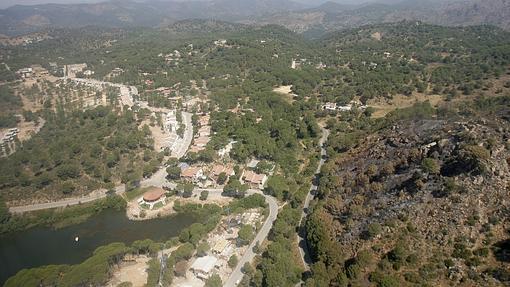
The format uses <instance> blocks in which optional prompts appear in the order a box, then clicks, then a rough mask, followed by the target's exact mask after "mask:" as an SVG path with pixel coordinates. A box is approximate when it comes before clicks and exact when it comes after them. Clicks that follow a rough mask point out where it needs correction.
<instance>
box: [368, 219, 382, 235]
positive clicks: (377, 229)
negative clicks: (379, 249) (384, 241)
mask: <svg viewBox="0 0 510 287" xmlns="http://www.w3.org/2000/svg"><path fill="white" fill-rule="evenodd" d="M381 231H382V227H381V225H380V224H379V223H377V222H376V223H371V224H369V225H368V230H367V232H368V236H369V237H370V238H374V237H376V236H377V235H379V234H380V233H381Z"/></svg>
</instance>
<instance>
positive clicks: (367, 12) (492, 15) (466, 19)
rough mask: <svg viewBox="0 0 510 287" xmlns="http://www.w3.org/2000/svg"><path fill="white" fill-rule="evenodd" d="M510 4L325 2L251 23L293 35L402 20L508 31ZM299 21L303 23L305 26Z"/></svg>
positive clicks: (482, 0) (501, 0)
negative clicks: (280, 28)
mask: <svg viewBox="0 0 510 287" xmlns="http://www.w3.org/2000/svg"><path fill="white" fill-rule="evenodd" d="M509 15H510V0H456V1H451V0H450V1H437V0H423V1H412V0H410V1H403V2H399V3H396V4H381V3H372V4H362V5H358V6H352V5H342V4H338V3H336V2H327V3H324V4H322V5H321V6H319V7H316V8H313V9H306V10H301V11H294V12H291V13H285V14H283V13H275V14H272V15H268V16H265V17H262V18H259V19H255V20H253V22H252V23H258V24H279V25H283V26H285V27H287V28H289V29H291V30H293V31H296V32H300V33H303V32H308V31H312V30H314V31H316V32H328V31H334V30H341V29H347V28H354V27H359V26H363V25H369V24H376V23H389V22H398V21H403V20H416V21H423V22H426V23H430V24H439V25H446V26H468V25H481V24H489V25H495V26H499V27H501V28H503V29H506V30H508V29H510V17H509ZM301 19H306V23H304V22H303V21H302V20H301Z"/></svg>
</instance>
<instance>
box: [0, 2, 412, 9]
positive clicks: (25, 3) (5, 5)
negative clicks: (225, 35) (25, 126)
mask: <svg viewBox="0 0 510 287" xmlns="http://www.w3.org/2000/svg"><path fill="white" fill-rule="evenodd" d="M104 1H108V0H0V8H7V7H10V6H13V5H16V4H20V5H34V4H44V3H94V2H104ZM135 1H140V2H142V1H147V0H135ZM159 1H165V0H159ZM166 1H197V0H166ZM202 1H203V0H202ZM293 1H295V2H300V3H306V4H311V5H318V4H321V3H323V2H327V1H328V0H293ZM330 1H335V2H342V3H349V4H354V3H366V2H398V1H402V0H330Z"/></svg>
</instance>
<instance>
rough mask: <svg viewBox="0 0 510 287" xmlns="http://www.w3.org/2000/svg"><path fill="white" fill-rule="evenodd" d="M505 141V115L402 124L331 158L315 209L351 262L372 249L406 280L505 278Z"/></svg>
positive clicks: (509, 128) (509, 210) (508, 198)
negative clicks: (411, 259) (398, 254)
mask: <svg viewBox="0 0 510 287" xmlns="http://www.w3.org/2000/svg"><path fill="white" fill-rule="evenodd" d="M509 137H510V123H509V122H508V121H505V120H502V119H501V118H490V119H460V120H459V121H453V120H421V121H413V122H407V123H399V124H396V125H394V126H392V127H391V128H389V129H385V130H383V131H380V132H378V133H376V134H374V135H372V136H371V137H369V138H367V139H365V140H364V141H363V142H362V143H361V144H359V145H358V146H357V147H356V148H354V149H352V150H351V151H349V152H348V153H345V154H342V155H340V156H339V157H337V158H336V159H334V160H331V161H330V162H329V163H327V166H326V168H325V171H324V175H323V176H322V178H321V184H320V190H319V196H321V197H322V198H323V199H322V200H321V202H322V203H323V205H322V206H321V207H320V209H319V211H317V212H316V214H319V216H320V218H321V219H320V220H319V221H322V222H323V225H324V227H325V228H326V229H327V230H328V232H329V235H330V236H331V238H334V239H333V240H332V241H335V243H334V244H335V245H336V248H337V249H338V250H339V252H343V253H344V254H343V255H344V256H345V258H354V259H353V260H355V258H356V256H357V254H358V253H359V252H360V251H361V250H371V252H372V253H373V256H374V257H375V258H377V259H378V260H380V261H379V265H380V266H379V267H373V268H374V269H377V268H381V264H383V265H384V264H386V263H390V264H394V265H393V267H394V268H393V270H392V271H391V272H390V273H392V272H394V273H395V276H396V278H401V279H402V281H403V282H404V281H408V280H407V279H409V278H408V277H407V276H408V275H409V274H411V275H412V276H414V275H416V276H418V277H419V278H421V279H420V280H421V281H426V282H429V283H432V282H434V283H433V285H435V284H438V285H436V286H443V284H460V283H461V282H471V284H475V285H477V286H502V285H505V284H509V283H510V278H509V277H508V276H509V275H510V273H509V272H507V271H505V270H510V269H509V268H510V265H509V261H510V257H509V249H508V245H509V244H508V240H509V238H510V234H509V233H508V228H509V227H510V221H509V219H510V170H509V157H510V150H509V148H510V145H509V144H508V138H509ZM398 246H404V247H402V249H403V250H405V253H406V256H407V255H411V254H412V255H413V256H417V257H418V258H420V263H416V264H414V265H413V264H410V263H409V264H408V262H407V261H405V260H403V261H402V262H400V261H399V260H397V259H395V258H393V259H392V257H391V256H390V255H391V252H393V250H394V249H395V248H398ZM319 249H320V248H319ZM445 262H446V263H445ZM397 263H398V264H397ZM395 264H397V265H398V266H395ZM427 264H429V265H430V266H428V265H427ZM346 265H348V263H346ZM404 265H405V268H404V269H405V270H406V271H407V273H406V272H404V271H402V269H403V267H402V266H404ZM370 268H372V267H366V269H367V270H370ZM424 268H429V269H430V270H428V271H427V272H428V273H433V274H434V276H432V275H431V276H430V278H429V277H427V276H425V275H424V272H425V271H424ZM390 269H391V268H390ZM369 273H370V272H367V274H369ZM413 274H414V275H413ZM411 275H409V276H410V277H412V276H411ZM429 275H430V274H429ZM367 276H368V275H367ZM404 277H405V279H404ZM409 280H411V279H409ZM478 284H481V285H478ZM468 285H469V286H471V285H470V284H469V283H468Z"/></svg>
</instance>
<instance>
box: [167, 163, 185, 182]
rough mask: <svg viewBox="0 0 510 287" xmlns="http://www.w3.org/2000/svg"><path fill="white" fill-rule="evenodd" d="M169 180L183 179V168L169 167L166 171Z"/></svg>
mask: <svg viewBox="0 0 510 287" xmlns="http://www.w3.org/2000/svg"><path fill="white" fill-rule="evenodd" d="M166 172H167V174H168V176H167V177H168V179H171V180H178V179H180V178H181V168H180V167H178V166H169V167H167V169H166Z"/></svg>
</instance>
